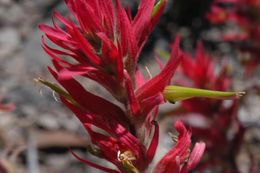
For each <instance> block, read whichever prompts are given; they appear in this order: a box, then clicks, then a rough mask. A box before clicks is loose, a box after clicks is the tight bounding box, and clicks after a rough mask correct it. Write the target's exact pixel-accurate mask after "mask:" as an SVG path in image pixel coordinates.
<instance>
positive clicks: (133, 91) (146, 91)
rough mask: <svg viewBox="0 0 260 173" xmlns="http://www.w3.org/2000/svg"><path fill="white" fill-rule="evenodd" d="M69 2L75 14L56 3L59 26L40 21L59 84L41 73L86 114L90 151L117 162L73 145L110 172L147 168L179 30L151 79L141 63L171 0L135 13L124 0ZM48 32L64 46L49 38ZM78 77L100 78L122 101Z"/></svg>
mask: <svg viewBox="0 0 260 173" xmlns="http://www.w3.org/2000/svg"><path fill="white" fill-rule="evenodd" d="M65 2H66V4H67V6H68V8H69V10H70V12H71V13H72V14H73V16H74V19H75V20H72V19H71V18H65V17H63V16H61V15H60V14H59V13H58V12H57V11H55V12H54V16H55V19H53V26H47V25H45V24H41V25H40V26H39V28H40V29H41V30H42V31H43V32H44V34H45V36H43V38H42V47H43V49H44V50H45V52H46V53H47V54H48V55H49V56H50V57H51V60H52V63H53V67H49V71H50V73H51V74H52V75H53V77H54V78H55V79H56V80H57V81H58V83H59V85H57V84H54V83H51V82H48V81H45V80H43V79H37V81H39V82H41V83H43V84H44V85H46V86H47V87H49V88H51V89H53V90H54V91H55V92H56V93H58V94H59V96H60V99H61V101H62V102H63V103H64V105H66V106H67V107H68V108H69V109H70V110H71V111H72V112H73V113H74V114H75V115H76V116H77V118H78V119H79V120H80V121H81V123H82V124H83V126H84V127H85V129H86V130H87V132H88V134H89V137H90V139H91V147H90V148H88V150H89V152H90V153H91V154H93V155H95V156H97V157H99V158H103V159H105V160H107V161H109V162H111V163H112V164H113V165H114V166H115V167H114V168H108V167H104V166H102V165H100V164H98V163H92V162H90V161H88V160H85V159H83V158H81V157H79V156H78V155H77V154H76V153H74V152H73V151H72V154H73V155H74V156H75V157H76V158H77V159H79V160H80V161H82V162H84V163H86V164H88V165H90V166H92V167H95V168H97V169H100V170H102V171H104V172H109V173H116V172H122V173H129V172H131V173H139V172H140V173H141V172H144V171H145V170H146V169H147V167H148V166H149V164H150V162H152V160H153V157H154V155H155V153H156V149H157V146H158V140H159V125H158V123H157V122H156V120H155V118H156V115H157V112H158V106H159V105H160V104H161V103H163V102H164V98H163V90H164V88H165V87H166V86H167V85H168V84H169V82H170V79H171V78H172V76H173V74H174V72H175V70H176V68H177V66H178V64H179V63H180V62H181V59H182V52H181V51H180V50H179V41H180V39H179V38H178V37H177V39H176V41H175V43H174V44H173V45H172V53H171V56H170V59H169V61H168V63H167V64H166V65H165V66H164V67H162V71H161V72H160V73H159V74H157V75H156V76H155V77H153V78H151V79H150V80H145V79H144V77H143V75H142V73H141V72H140V70H139V69H138V65H137V61H138V57H139V55H140V52H141V50H142V48H143V46H144V44H145V43H146V41H147V39H148V36H149V34H150V33H151V32H152V30H153V28H154V27H155V25H156V23H157V21H158V20H159V17H160V16H161V15H162V11H163V9H164V7H165V4H166V1H165V0H160V1H159V2H158V3H156V1H155V0H141V1H140V5H139V8H138V11H137V14H136V16H131V12H129V10H125V9H124V8H123V6H122V5H121V3H120V1H119V0H115V1H112V0H106V1H105V0H65ZM56 20H58V21H59V23H62V24H63V26H62V27H61V26H59V25H58V24H57V22H56ZM74 21H76V22H74ZM46 37H47V38H48V40H49V41H51V42H52V43H54V44H55V45H56V46H57V47H59V48H52V47H50V46H48V44H47V40H46ZM78 77H81V78H88V79H91V80H94V81H95V82H97V83H98V84H99V85H100V86H102V87H103V88H105V89H106V90H107V91H108V92H110V93H111V95H112V96H113V97H114V98H115V99H116V100H117V102H119V103H120V105H119V104H115V103H112V102H110V101H109V100H107V99H105V98H103V97H100V96H98V95H96V94H95V93H93V92H90V91H89V90H88V89H86V88H85V87H84V85H83V84H82V83H81V82H79V80H78ZM178 128H179V126H178ZM187 134H188V133H187ZM184 136H185V135H184ZM180 139H181V138H180ZM180 141H182V140H180ZM184 142H185V141H184ZM93 148H94V149H93ZM196 148H199V149H197V150H196V152H195V153H194V154H191V158H192V160H194V161H193V162H192V163H191V164H190V165H191V166H188V167H187V169H189V168H190V167H193V166H194V163H196V162H197V160H198V156H200V153H202V152H201V149H200V148H201V147H196ZM198 153H199V154H198ZM183 157H184V156H183Z"/></svg>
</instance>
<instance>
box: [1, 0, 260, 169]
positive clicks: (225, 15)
mask: <svg viewBox="0 0 260 173" xmlns="http://www.w3.org/2000/svg"><path fill="white" fill-rule="evenodd" d="M122 2H123V3H124V4H129V6H130V8H131V10H132V14H135V12H136V10H137V7H138V0H128V1H127V0H122ZM54 9H56V10H58V11H59V12H60V13H61V14H62V15H64V16H68V15H69V13H68V10H67V8H66V6H65V5H64V2H63V1H62V0H0V100H1V104H0V173H46V172H48V173H71V172H74V173H83V172H98V171H96V170H94V169H91V168H89V167H88V166H85V165H84V164H82V163H80V162H79V161H78V160H76V159H75V158H74V157H73V156H72V155H71V153H70V152H69V151H68V147H71V148H73V150H76V151H77V152H81V153H82V154H84V155H85V156H86V157H90V156H88V154H87V152H86V147H87V145H88V143H89V141H88V137H87V134H86V132H85V131H84V129H83V128H82V126H81V124H80V122H79V121H78V120H77V119H76V118H75V116H74V115H73V114H72V113H71V112H70V111H69V110H67V109H66V108H65V107H64V106H63V105H62V104H61V103H60V101H59V99H58V98H57V97H56V95H55V93H53V92H52V91H51V90H49V89H47V88H46V87H44V86H42V85H40V84H38V83H36V82H35V81H34V79H35V78H38V77H41V78H44V79H48V80H53V79H52V78H51V77H50V75H49V72H48V71H47V66H48V65H50V61H49V57H48V56H47V55H46V54H45V53H44V52H43V50H42V48H41V36H42V33H41V32H40V31H39V29H38V24H40V23H46V24H51V16H52V12H53V10H54ZM259 11H260V1H257V0H255V1H252V0H237V1H231V0H226V1H224V0H222V1H221V0H215V1H213V0H168V4H167V7H166V10H165V12H164V15H163V17H162V18H161V20H160V22H159V24H158V26H157V27H156V29H155V31H154V32H153V33H152V35H151V36H150V39H149V41H148V43H147V44H146V46H145V48H144V51H143V53H142V55H141V59H140V62H139V64H140V67H143V69H144V71H145V69H149V73H151V74H152V75H155V74H156V73H157V72H158V69H159V68H158V67H157V65H156V64H155V60H154V57H155V55H159V56H160V58H161V60H162V61H163V62H166V61H167V58H168V51H169V45H170V43H171V42H172V41H173V40H174V38H175V36H176V35H177V34H178V35H180V36H181V38H182V44H181V47H182V49H183V50H184V51H185V52H186V53H187V57H189V58H187V59H186V60H185V61H184V63H182V64H181V65H180V68H179V69H178V70H177V72H176V75H175V77H174V78H173V80H172V83H173V84H178V85H183V86H192V87H198V88H205V89H215V90H236V91H246V92H247V94H246V96H244V97H243V98H241V99H240V100H235V101H213V100H201V99H200V100H194V99H193V100H189V101H185V102H182V103H176V104H174V105H173V104H165V105H163V106H162V107H161V109H160V115H159V117H158V119H159V121H160V123H161V127H162V128H161V140H160V148H159V149H158V153H159V154H158V156H157V158H156V159H158V158H160V154H161V153H165V152H166V151H167V150H168V149H169V148H171V146H172V145H173V143H172V141H171V135H169V132H170V134H171V133H174V131H173V130H172V127H173V122H174V121H175V120H176V119H179V118H181V119H183V121H184V122H185V123H186V124H187V125H188V126H190V127H191V128H192V131H193V137H194V139H193V142H195V141H200V140H203V141H205V142H206V143H207V147H208V149H207V152H206V154H205V158H203V160H202V163H201V165H199V167H198V168H197V169H196V170H195V172H208V173H211V172H212V173H238V172H241V173H257V172H260V69H259V64H260V60H259V59H260V51H259V50H260V49H259V48H260V13H259ZM202 45H203V46H202ZM202 47H204V48H202ZM195 74H196V75H195ZM196 76H199V77H196ZM90 85H91V86H90V87H92V88H93V90H95V89H98V87H96V86H95V85H93V84H90ZM90 159H95V158H90Z"/></svg>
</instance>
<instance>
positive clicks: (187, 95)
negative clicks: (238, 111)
mask: <svg viewBox="0 0 260 173" xmlns="http://www.w3.org/2000/svg"><path fill="white" fill-rule="evenodd" d="M163 95H164V98H165V99H166V100H168V101H169V102H172V103H174V102H176V101H181V100H186V99H191V98H194V97H204V98H213V99H224V100H228V99H233V98H238V97H241V96H243V95H245V92H223V91H213V90H204V89H197V88H189V87H181V86H173V85H172V86H167V87H166V88H165V89H164V91H163Z"/></svg>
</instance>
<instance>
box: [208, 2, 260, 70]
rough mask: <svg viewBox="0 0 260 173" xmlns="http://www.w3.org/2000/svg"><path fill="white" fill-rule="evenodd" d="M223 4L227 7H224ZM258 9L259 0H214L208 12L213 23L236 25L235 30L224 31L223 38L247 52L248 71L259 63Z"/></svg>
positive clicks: (259, 15)
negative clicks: (236, 28)
mask: <svg viewBox="0 0 260 173" xmlns="http://www.w3.org/2000/svg"><path fill="white" fill-rule="evenodd" d="M225 5H228V7H226V8H225V7H224V6H225ZM259 10H260V1H259V0H215V1H214V3H213V6H212V10H211V12H210V13H209V14H208V18H209V20H210V21H211V22H212V23H214V24H226V23H234V24H235V25H236V26H237V27H238V30H236V31H234V30H232V31H231V32H227V33H224V36H223V40H224V41H231V42H234V43H236V45H237V46H238V48H239V49H240V50H241V51H242V52H245V53H249V55H250V59H249V60H250V61H248V62H247V67H248V68H247V70H248V72H251V71H252V70H253V69H254V68H255V67H257V66H258V65H259V63H260V60H259V54H260V52H259V48H260V43H259V39H260V13H259ZM247 58H248V55H247Z"/></svg>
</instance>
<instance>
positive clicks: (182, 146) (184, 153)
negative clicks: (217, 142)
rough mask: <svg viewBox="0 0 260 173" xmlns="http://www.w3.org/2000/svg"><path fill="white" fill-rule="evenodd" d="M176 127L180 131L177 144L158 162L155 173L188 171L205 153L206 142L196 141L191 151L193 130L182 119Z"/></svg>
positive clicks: (181, 172)
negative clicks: (188, 128) (186, 126)
mask: <svg viewBox="0 0 260 173" xmlns="http://www.w3.org/2000/svg"><path fill="white" fill-rule="evenodd" d="M175 128H176V130H177V131H178V133H179V135H178V139H177V144H176V145H175V146H174V147H173V148H172V149H171V150H170V151H169V152H168V153H167V154H166V155H165V156H164V157H163V158H162V159H161V161H160V162H159V163H158V164H157V166H156V168H155V169H154V173H172V172H174V173H187V172H188V171H189V170H191V169H193V168H194V167H195V166H196V165H197V164H198V162H199V161H200V159H201V157H202V155H203V153H204V150H205V147H206V146H205V144H204V143H196V144H195V146H194V148H193V150H192V152H191V153H190V146H191V132H190V131H189V130H187V129H186V128H185V126H184V125H183V123H182V122H181V121H177V122H176V123H175Z"/></svg>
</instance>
